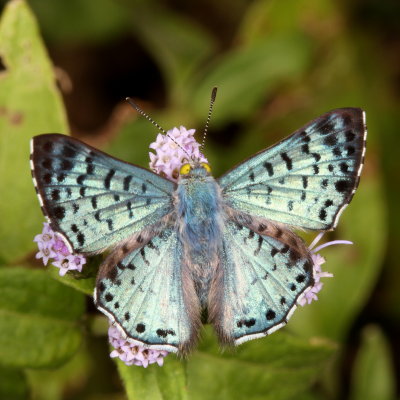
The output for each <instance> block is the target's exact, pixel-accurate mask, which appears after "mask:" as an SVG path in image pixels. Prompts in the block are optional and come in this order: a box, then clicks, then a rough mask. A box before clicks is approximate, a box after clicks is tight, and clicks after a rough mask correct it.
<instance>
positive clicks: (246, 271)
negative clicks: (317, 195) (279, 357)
mask: <svg viewBox="0 0 400 400" xmlns="http://www.w3.org/2000/svg"><path fill="white" fill-rule="evenodd" d="M281 234H282V237H287V234H286V232H281ZM288 234H289V235H293V234H290V233H288ZM289 237H290V236H289ZM312 271H313V269H312V259H311V255H310V254H309V252H308V250H307V249H306V248H305V246H304V244H303V243H302V241H301V240H300V239H298V240H296V241H294V242H293V244H292V245H290V244H287V243H285V242H283V241H281V240H280V239H276V238H273V237H271V236H266V235H261V234H258V233H257V232H254V231H253V230H251V229H249V228H247V227H245V226H243V225H239V224H237V223H234V222H232V221H231V222H228V223H227V225H226V228H225V232H224V236H223V249H222V251H221V255H220V264H219V271H218V273H217V274H216V278H215V280H214V282H213V284H212V287H211V296H210V303H209V309H210V317H211V320H212V322H213V324H214V326H215V327H216V330H217V333H218V335H219V337H220V338H221V340H222V341H227V342H233V343H235V344H240V343H243V342H245V341H247V340H251V339H255V338H257V337H262V336H266V335H267V334H269V333H272V332H274V331H275V330H276V329H279V328H280V327H282V326H283V325H285V324H286V322H287V320H288V319H289V318H290V316H291V314H292V313H293V311H294V310H295V308H296V301H297V299H298V298H299V296H300V295H302V293H304V292H305V291H306V290H308V289H309V288H310V287H311V286H312V285H313V283H314V279H313V272H312Z"/></svg>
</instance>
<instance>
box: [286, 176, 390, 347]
mask: <svg viewBox="0 0 400 400" xmlns="http://www.w3.org/2000/svg"><path fill="white" fill-rule="evenodd" d="M386 232H387V226H386V215H385V203H384V198H383V189H382V186H381V181H380V180H379V178H378V176H377V175H375V174H371V172H370V173H369V175H366V174H364V176H363V177H362V179H361V183H360V186H359V188H358V190H357V193H356V194H355V196H354V199H353V201H352V203H351V204H350V205H349V207H347V209H346V210H345V212H344V213H343V215H342V217H341V219H340V223H339V227H338V229H337V231H336V232H335V239H346V240H351V241H352V242H354V244H353V245H351V246H349V245H337V246H332V247H329V248H327V249H323V250H322V251H321V252H320V254H322V255H323V256H324V257H325V259H326V263H325V264H323V265H322V269H323V270H324V271H329V272H332V273H333V275H334V277H333V278H331V279H323V280H322V281H323V282H324V287H323V289H322V291H321V292H320V293H319V295H318V297H319V301H317V302H314V303H312V304H311V305H309V306H306V307H304V308H302V309H300V310H297V311H296V312H295V314H294V316H293V318H292V320H291V321H290V323H289V327H290V329H294V330H295V331H296V332H298V333H300V332H301V333H302V334H304V335H306V336H312V335H321V336H325V337H329V338H332V339H334V340H337V341H342V340H343V338H344V337H345V335H346V333H347V330H348V328H349V325H350V323H351V321H353V319H354V317H355V315H356V314H357V313H358V312H359V311H360V309H361V308H362V307H363V305H364V304H365V302H366V300H367V299H368V297H369V295H370V293H371V290H372V289H373V286H374V284H375V282H376V278H377V276H378V274H379V272H380V269H381V267H382V258H383V253H384V250H385V242H386V236H385V235H386ZM328 240H330V239H329V238H328V237H326V238H325V241H328Z"/></svg>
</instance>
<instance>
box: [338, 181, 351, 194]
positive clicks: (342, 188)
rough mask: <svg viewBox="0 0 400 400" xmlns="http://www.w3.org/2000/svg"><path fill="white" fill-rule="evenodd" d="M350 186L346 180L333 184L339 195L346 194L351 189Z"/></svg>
mask: <svg viewBox="0 0 400 400" xmlns="http://www.w3.org/2000/svg"><path fill="white" fill-rule="evenodd" d="M351 186H352V184H351V183H350V182H349V181H347V180H344V179H343V180H339V181H336V182H335V189H336V191H337V192H339V193H344V192H348V191H349V190H350V189H351Z"/></svg>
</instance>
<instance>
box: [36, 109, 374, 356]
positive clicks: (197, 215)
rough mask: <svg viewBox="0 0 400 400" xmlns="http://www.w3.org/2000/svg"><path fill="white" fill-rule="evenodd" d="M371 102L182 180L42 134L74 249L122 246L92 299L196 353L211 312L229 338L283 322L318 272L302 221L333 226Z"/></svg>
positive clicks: (197, 165) (191, 168)
mask: <svg viewBox="0 0 400 400" xmlns="http://www.w3.org/2000/svg"><path fill="white" fill-rule="evenodd" d="M365 144H366V126H365V116H364V112H363V111H362V110H361V109H358V108H342V109H336V110H333V111H331V112H328V113H326V114H324V115H322V116H320V117H319V118H316V119H315V120H313V121H312V122H310V123H308V124H307V125H305V126H304V127H302V128H301V129H299V130H297V131H296V132H294V133H293V134H292V135H291V136H289V137H287V138H286V139H284V140H282V141H281V142H279V143H278V144H275V145H274V146H272V147H269V148H267V149H265V150H262V151H260V152H259V153H257V154H255V155H253V156H252V157H250V158H249V159H247V160H246V161H244V162H242V163H241V164H239V165H238V166H236V167H234V168H233V169H231V170H230V171H228V172H227V173H226V174H224V175H223V176H222V177H220V178H218V179H214V178H213V176H212V175H211V170H210V166H209V165H208V164H206V163H203V162H200V161H199V160H196V159H193V160H190V161H189V162H188V163H187V164H184V165H182V167H181V168H180V174H179V178H178V181H177V183H175V182H172V181H171V180H169V179H167V178H164V177H162V176H160V175H157V174H155V173H153V172H152V171H149V170H147V169H145V168H141V167H139V166H136V165H132V164H129V163H126V162H124V161H121V160H118V159H116V158H114V157H112V156H110V155H107V154H105V153H103V152H101V151H100V150H97V149H95V148H93V147H91V146H88V145H87V144H85V143H83V142H81V141H79V140H77V139H74V138H71V137H68V136H65V135H60V134H44V135H39V136H36V137H34V138H33V139H32V144H31V167H32V176H33V181H34V184H35V187H36V191H37V194H38V197H39V201H40V204H41V207H42V211H43V213H44V215H45V216H46V217H47V219H48V220H49V222H50V225H51V227H52V229H53V230H55V231H57V232H59V233H60V234H62V235H63V236H64V238H65V239H66V241H67V242H68V243H69V246H70V248H71V249H70V250H71V252H72V251H73V252H75V253H81V254H85V255H92V254H97V253H100V252H103V251H104V250H106V249H111V252H110V254H109V255H108V256H107V258H106V259H105V261H104V262H103V263H102V265H101V266H100V269H99V273H98V277H97V282H96V288H95V293H94V298H95V304H96V306H97V307H98V309H99V310H100V311H102V312H103V313H104V314H106V315H107V316H108V317H109V318H110V319H111V320H112V321H113V323H115V324H116V326H117V327H118V328H119V329H120V331H121V332H123V334H124V335H125V336H126V337H128V338H130V339H131V340H133V341H136V342H138V343H140V344H142V345H144V346H147V347H148V348H150V349H156V350H167V351H170V352H178V353H181V354H184V353H187V352H188V351H189V350H190V349H191V348H192V347H193V345H194V344H195V343H196V341H197V339H198V336H199V330H200V327H201V317H202V313H203V315H204V310H206V311H207V316H208V322H210V323H211V324H213V326H214V328H215V331H216V333H217V336H218V338H219V340H220V342H221V343H223V344H235V345H237V344H241V343H243V342H245V341H248V340H251V339H255V338H259V337H264V336H267V335H269V334H271V333H272V332H274V331H276V330H277V329H279V328H281V327H282V326H284V325H285V324H286V323H287V321H288V319H289V318H290V317H291V315H292V314H293V312H294V311H295V309H296V306H297V304H298V302H299V299H300V298H301V296H304V295H305V293H306V292H307V291H308V290H310V289H311V288H312V286H313V284H314V277H313V261H312V258H311V253H310V250H309V249H308V247H307V246H306V244H305V243H304V242H303V240H302V239H301V238H300V237H299V236H297V235H296V234H295V233H293V229H294V228H300V229H306V230H317V231H327V230H332V229H333V228H335V227H336V225H337V223H338V219H339V216H340V214H341V213H342V211H343V210H344V208H345V207H346V206H347V205H348V204H349V202H350V201H351V199H352V197H353V195H354V192H355V191H356V188H357V186H358V183H359V179H360V174H361V169H362V166H363V163H364V154H365Z"/></svg>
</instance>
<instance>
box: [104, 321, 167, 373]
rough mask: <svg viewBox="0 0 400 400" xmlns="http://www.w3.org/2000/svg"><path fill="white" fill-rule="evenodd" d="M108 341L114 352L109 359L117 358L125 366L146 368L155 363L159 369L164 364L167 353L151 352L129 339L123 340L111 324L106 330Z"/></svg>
mask: <svg viewBox="0 0 400 400" xmlns="http://www.w3.org/2000/svg"><path fill="white" fill-rule="evenodd" d="M108 339H109V341H110V343H111V345H112V346H114V348H115V350H113V351H112V352H111V354H110V357H112V358H114V357H118V358H119V359H120V360H121V361H123V362H124V363H125V364H126V365H128V366H130V365H137V366H140V367H144V368H147V366H148V365H149V364H154V363H157V364H158V365H159V366H160V367H161V366H162V365H163V364H164V357H166V356H167V355H168V354H169V353H168V351H161V350H151V349H147V348H145V347H144V346H141V345H138V344H137V343H133V342H132V341H131V340H130V339H124V338H123V337H122V335H121V333H120V331H119V330H118V329H117V328H116V327H115V326H114V325H113V324H112V323H111V321H110V327H109V329H108Z"/></svg>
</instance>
